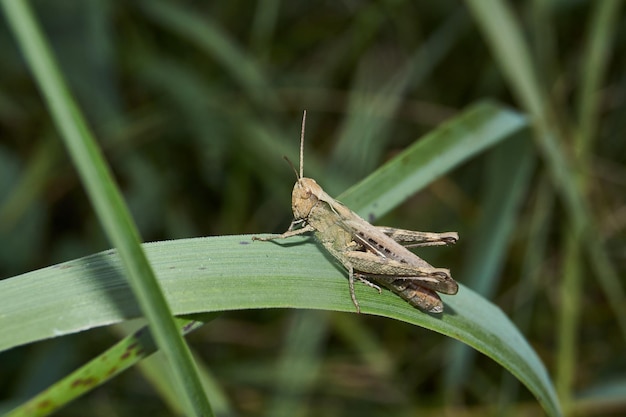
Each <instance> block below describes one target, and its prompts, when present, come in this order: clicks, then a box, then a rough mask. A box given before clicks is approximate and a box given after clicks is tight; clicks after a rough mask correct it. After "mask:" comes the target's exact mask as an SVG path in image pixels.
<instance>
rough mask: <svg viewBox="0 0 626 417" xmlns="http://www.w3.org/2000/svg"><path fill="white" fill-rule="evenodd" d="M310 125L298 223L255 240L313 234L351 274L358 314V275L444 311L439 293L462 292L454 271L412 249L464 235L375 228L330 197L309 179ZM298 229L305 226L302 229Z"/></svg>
mask: <svg viewBox="0 0 626 417" xmlns="http://www.w3.org/2000/svg"><path fill="white" fill-rule="evenodd" d="M305 117H306V112H305ZM304 122H305V118H303V120H302V137H301V144H300V175H299V176H298V181H297V182H296V184H295V185H294V187H293V192H292V198H291V204H292V209H293V214H294V220H293V222H292V223H291V226H290V227H289V229H288V230H287V231H286V232H285V233H283V234H282V235H278V236H272V237H267V238H257V237H254V238H253V239H254V240H263V241H269V240H274V239H284V238H288V237H291V236H296V235H300V234H303V233H307V232H313V233H314V235H315V237H316V238H317V240H318V241H319V242H320V243H321V244H322V245H323V246H324V248H326V250H327V251H328V252H329V253H330V254H331V255H332V256H333V257H334V258H335V259H337V260H338V261H339V262H341V263H342V264H343V266H344V267H345V268H346V269H347V270H348V280H349V286H350V296H351V298H352V302H353V303H354V305H355V307H356V309H357V312H359V311H360V307H359V303H358V301H357V299H356V296H355V293H354V278H355V277H356V278H357V279H358V280H359V281H361V282H363V283H365V284H367V285H369V286H371V287H374V288H376V289H378V291H379V292H380V287H379V286H378V285H376V284H380V285H382V286H384V287H386V288H388V289H389V290H391V291H393V292H394V293H396V294H397V295H398V296H400V297H401V298H403V299H404V300H406V301H408V302H409V303H410V304H411V305H413V306H415V307H418V308H420V309H422V310H424V311H427V312H430V313H441V312H442V311H443V303H442V301H441V299H440V298H439V296H438V295H437V293H436V292H441V293H444V294H456V292H457V291H458V285H457V283H456V281H454V280H453V279H452V277H451V276H450V271H449V270H447V269H442V268H434V267H433V266H431V265H430V264H428V262H426V261H424V260H423V259H422V258H420V257H419V256H417V255H415V254H414V253H412V252H410V251H409V250H408V249H406V247H412V246H437V245H447V244H452V243H455V242H456V241H457V240H458V234H457V233H455V232H448V233H428V232H414V231H411V230H402V229H394V228H390V227H376V226H372V225H371V224H369V223H368V222H366V221H365V220H364V219H362V218H361V217H359V216H358V215H357V214H356V213H354V212H353V211H351V210H350V209H349V208H347V207H346V206H344V205H343V204H342V203H340V202H339V201H337V200H335V199H333V198H332V197H331V196H329V195H328V194H326V192H324V190H323V189H322V187H320V186H319V185H318V184H317V182H315V180H313V179H312V178H305V177H303V167H302V162H303V148H304ZM298 226H300V228H296V227H298ZM403 245H406V246H403Z"/></svg>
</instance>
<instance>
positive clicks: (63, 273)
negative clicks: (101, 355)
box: [0, 235, 559, 416]
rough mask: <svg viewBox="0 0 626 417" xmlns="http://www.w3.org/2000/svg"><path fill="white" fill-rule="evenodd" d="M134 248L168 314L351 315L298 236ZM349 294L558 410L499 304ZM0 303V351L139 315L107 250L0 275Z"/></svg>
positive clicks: (332, 272)
mask: <svg viewBox="0 0 626 417" xmlns="http://www.w3.org/2000/svg"><path fill="white" fill-rule="evenodd" d="M144 249H145V251H146V254H147V255H148V258H149V259H150V261H151V263H152V264H153V265H154V268H155V271H156V272H157V275H158V277H159V280H160V282H161V285H162V287H163V290H164V292H165V294H167V297H168V301H169V302H170V305H171V306H172V310H173V312H174V313H175V314H177V315H182V314H192V313H196V312H208V311H229V310H241V309H258V308H301V309H323V310H335V311H346V312H354V305H352V302H351V300H350V296H349V292H348V285H347V280H346V278H345V274H344V272H343V271H342V270H341V269H340V268H339V267H338V265H336V264H335V263H334V262H332V261H331V260H329V259H328V258H327V257H326V256H325V255H324V254H323V253H322V252H321V251H320V250H319V248H318V247H317V246H316V245H315V244H314V243H313V242H311V241H310V240H308V239H306V238H293V239H292V240H291V241H290V242H289V243H287V244H286V245H284V246H281V245H278V244H272V243H266V242H252V241H251V236H248V235H242V236H222V237H211V238H196V239H184V240H175V241H165V242H156V243H147V244H144ZM295 260H297V262H295ZM356 293H357V297H358V298H359V301H360V303H361V308H362V311H363V313H365V314H374V315H379V316H384V317H389V318H394V319H397V320H401V321H405V322H407V323H411V324H414V325H418V326H421V327H425V328H427V329H431V330H434V331H436V332H439V333H442V334H444V335H447V336H450V337H453V338H455V339H458V340H461V341H463V342H464V343H467V344H468V345H470V346H472V347H474V348H475V349H477V350H478V351H480V352H482V353H484V354H486V355H487V356H489V357H491V358H493V359H494V360H495V361H497V362H498V363H500V364H501V365H502V366H504V367H505V368H506V369H508V370H510V371H511V372H512V373H513V374H514V375H515V376H516V377H517V378H518V379H520V381H521V382H522V383H524V384H525V385H526V386H527V387H528V388H529V389H530V391H531V392H533V393H534V394H535V395H536V396H537V398H538V399H539V400H540V402H541V403H542V405H543V406H544V408H545V409H546V410H547V412H548V413H549V414H550V415H554V416H556V415H559V412H558V403H557V401H556V397H555V396H554V390H553V388H552V385H551V383H550V380H549V378H548V375H547V373H546V371H545V368H544V367H543V365H542V364H541V361H540V360H539V358H538V357H537V355H536V354H535V353H534V352H533V350H532V349H531V348H530V346H529V345H528V343H527V342H526V341H525V340H524V338H523V336H522V335H521V334H520V333H519V332H518V331H517V330H516V328H515V326H514V325H513V324H512V323H511V322H510V321H509V320H508V318H506V316H505V315H504V314H503V313H502V311H501V310H500V309H498V308H497V307H496V306H494V305H493V304H491V303H489V302H488V301H487V300H485V299H484V298H482V297H480V296H478V295H477V294H476V293H474V292H473V291H471V290H469V289H468V288H467V287H464V286H461V289H460V291H459V293H458V294H457V295H455V296H444V302H445V305H446V313H444V314H443V315H442V316H431V315H428V314H424V313H421V312H420V311H418V310H416V309H414V308H412V307H411V306H409V305H408V304H407V303H405V302H404V301H403V300H401V299H399V298H398V297H396V296H394V295H393V294H392V293H390V292H388V291H383V293H382V294H378V292H377V291H375V290H374V289H372V288H369V287H366V286H363V285H360V286H357V288H356ZM24 299H28V303H25V302H24V301H23V300H24ZM0 303H1V304H2V305H3V306H4V307H3V311H4V315H3V316H1V317H0V327H2V328H3V329H4V332H2V334H0V350H5V349H8V348H11V347H14V346H17V345H21V344H24V343H29V342H32V341H35V340H41V339H44V338H50V337H57V336H61V335H63V334H70V333H74V332H78V331H81V330H84V329H88V328H93V327H97V326H105V325H108V324H112V323H117V322H120V321H122V320H127V319H130V318H135V317H138V316H139V315H140V312H139V307H138V306H137V304H136V303H135V302H134V300H133V298H132V297H131V293H130V289H129V287H128V285H127V283H126V281H125V280H124V278H123V274H122V265H121V261H120V259H119V257H118V256H117V254H116V252H115V251H107V252H103V253H99V254H95V255H91V256H88V257H85V258H81V259H77V260H74V261H70V262H66V263H63V264H59V265H55V266H51V267H48V268H44V269H41V270H38V271H34V272H30V273H28V274H24V275H20V276H17V277H14V278H10V279H7V280H4V281H0Z"/></svg>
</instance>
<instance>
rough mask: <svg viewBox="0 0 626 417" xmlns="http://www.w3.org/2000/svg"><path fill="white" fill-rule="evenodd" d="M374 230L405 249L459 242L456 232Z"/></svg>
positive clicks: (382, 228) (381, 228)
mask: <svg viewBox="0 0 626 417" xmlns="http://www.w3.org/2000/svg"><path fill="white" fill-rule="evenodd" d="M376 228H377V229H378V230H380V231H381V232H383V233H384V234H386V235H387V236H389V237H390V238H391V239H393V240H395V241H396V242H398V243H400V244H401V245H402V246H404V247H407V248H411V247H417V246H443V245H452V244H455V243H456V242H457V240H459V234H458V233H457V232H444V233H431V232H416V231H413V230H404V229H396V228H394V227H386V226H378V227H376Z"/></svg>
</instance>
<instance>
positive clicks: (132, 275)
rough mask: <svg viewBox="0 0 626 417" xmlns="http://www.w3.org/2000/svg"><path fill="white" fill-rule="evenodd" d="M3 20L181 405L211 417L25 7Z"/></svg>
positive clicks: (123, 211)
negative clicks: (161, 354)
mask: <svg viewBox="0 0 626 417" xmlns="http://www.w3.org/2000/svg"><path fill="white" fill-rule="evenodd" d="M2 5H3V6H4V10H5V12H6V15H7V18H8V21H9V23H10V25H11V27H12V29H13V31H14V33H15V36H16V38H17V41H18V44H19V45H20V47H21V50H22V52H23V53H24V55H25V56H26V59H27V61H28V63H29V65H30V68H31V69H32V71H33V74H34V76H35V80H36V81H37V82H38V83H39V87H40V88H41V90H42V93H43V95H44V97H45V99H46V102H47V104H48V107H49V109H50V112H51V114H52V116H53V118H54V120H55V122H56V124H57V126H58V128H59V130H60V132H61V134H62V137H63V139H64V141H65V145H66V146H67V148H68V150H69V152H70V154H71V156H72V159H73V162H74V164H75V165H76V167H77V169H78V172H79V174H80V177H81V180H82V181H83V184H84V186H85V188H86V191H87V193H88V195H89V197H90V199H91V201H92V204H93V206H94V208H95V211H96V213H97V214H98V217H99V219H100V221H101V223H102V225H103V228H104V229H105V231H106V233H107V234H108V236H109V238H110V239H111V241H112V242H113V244H114V245H115V246H116V247H117V248H118V250H119V253H120V255H121V258H122V259H123V264H124V269H125V271H126V273H127V274H128V278H129V280H130V283H131V285H132V287H133V290H134V291H133V293H134V295H135V296H136V297H137V299H138V301H139V304H140V305H141V307H142V311H144V312H145V314H146V317H147V319H148V321H149V323H150V329H151V331H152V332H153V334H154V335H155V338H156V340H157V344H158V345H159V346H160V347H161V349H163V351H164V352H165V353H166V355H167V357H168V359H169V360H170V361H171V364H172V369H173V371H174V372H173V374H174V377H175V379H176V380H177V382H178V383H177V387H178V388H179V390H180V392H181V394H182V398H185V399H186V405H187V406H188V407H191V408H190V409H193V410H194V414H197V415H211V414H212V413H211V408H210V405H209V403H208V400H207V398H206V396H205V394H204V392H203V390H202V386H201V384H200V380H199V377H198V375H197V372H196V369H195V366H194V364H193V360H192V358H191V354H190V352H189V349H188V347H187V345H186V344H185V342H184V340H183V339H182V337H181V336H180V334H179V332H178V329H177V328H176V325H175V323H174V321H173V319H172V317H171V315H170V312H169V308H168V305H167V302H166V301H165V298H164V297H163V294H162V293H161V291H160V289H159V286H158V283H157V281H156V279H155V276H154V272H153V271H152V268H151V267H150V265H149V264H148V262H147V259H146V257H145V254H144V253H143V251H142V249H141V246H140V245H139V236H138V232H137V230H136V227H135V225H134V223H133V221H132V218H131V217H130V214H129V213H128V210H127V208H126V206H125V205H124V201H123V199H122V197H121V193H120V192H119V190H118V189H117V187H116V184H115V182H114V180H113V178H112V176H111V173H110V171H109V169H108V166H107V165H106V163H105V161H104V158H103V156H102V154H101V152H100V149H99V148H98V146H97V144H96V142H95V139H94V138H93V136H92V134H91V132H90V131H89V128H88V126H87V124H86V122H85V120H84V118H83V116H82V114H81V113H80V110H79V109H78V107H77V106H76V103H75V102H74V99H73V98H72V96H71V94H70V92H69V90H68V88H67V87H66V85H65V81H64V80H63V77H62V75H61V73H60V71H59V69H58V65H57V64H56V62H55V60H54V57H53V56H52V53H51V50H50V47H49V46H48V45H47V44H46V41H45V39H44V37H43V35H42V33H41V30H40V29H39V27H38V24H37V23H36V21H35V19H34V16H33V14H32V12H31V10H30V9H29V7H28V4H27V3H26V2H12V1H3V2H2Z"/></svg>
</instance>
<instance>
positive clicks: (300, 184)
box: [291, 178, 324, 220]
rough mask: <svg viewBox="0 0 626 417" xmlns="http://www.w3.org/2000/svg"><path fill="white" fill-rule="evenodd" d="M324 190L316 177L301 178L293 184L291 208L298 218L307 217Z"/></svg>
mask: <svg viewBox="0 0 626 417" xmlns="http://www.w3.org/2000/svg"><path fill="white" fill-rule="evenodd" d="M323 192H324V191H323V190H322V187H320V186H319V185H318V184H317V183H316V182H315V180H314V179H312V178H300V179H299V180H298V181H297V182H296V184H295V185H294V186H293V192H292V193H291V208H292V209H293V216H294V218H295V219H296V220H300V219H306V218H307V217H309V213H311V210H313V207H315V205H316V204H317V202H318V201H319V196H320V195H322V193H323Z"/></svg>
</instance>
